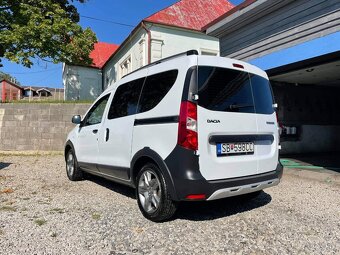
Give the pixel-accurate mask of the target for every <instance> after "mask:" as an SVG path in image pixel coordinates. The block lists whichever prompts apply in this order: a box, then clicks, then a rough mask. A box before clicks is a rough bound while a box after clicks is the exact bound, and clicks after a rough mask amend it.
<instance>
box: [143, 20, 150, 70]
mask: <svg viewBox="0 0 340 255" xmlns="http://www.w3.org/2000/svg"><path fill="white" fill-rule="evenodd" d="M142 28H143V29H144V30H145V31H146V33H147V34H148V63H147V64H150V63H151V31H150V30H149V29H148V28H147V27H146V25H145V23H144V21H142Z"/></svg>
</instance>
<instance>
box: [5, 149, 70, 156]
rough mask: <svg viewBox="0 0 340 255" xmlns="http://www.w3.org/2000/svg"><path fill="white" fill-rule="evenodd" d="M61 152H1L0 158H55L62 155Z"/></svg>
mask: <svg viewBox="0 0 340 255" xmlns="http://www.w3.org/2000/svg"><path fill="white" fill-rule="evenodd" d="M63 154H64V152H63V151H1V150H0V156H57V155H63Z"/></svg>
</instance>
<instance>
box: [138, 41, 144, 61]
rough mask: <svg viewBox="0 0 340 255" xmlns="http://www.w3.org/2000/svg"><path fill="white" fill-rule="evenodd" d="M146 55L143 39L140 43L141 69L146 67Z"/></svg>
mask: <svg viewBox="0 0 340 255" xmlns="http://www.w3.org/2000/svg"><path fill="white" fill-rule="evenodd" d="M144 55H145V40H144V39H142V40H140V41H139V67H142V66H144V65H145V62H144V59H145V57H144Z"/></svg>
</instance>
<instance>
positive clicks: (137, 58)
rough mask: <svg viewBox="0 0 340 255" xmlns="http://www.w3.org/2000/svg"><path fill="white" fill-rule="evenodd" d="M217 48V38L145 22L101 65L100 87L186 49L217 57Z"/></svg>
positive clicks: (109, 84)
mask: <svg viewBox="0 0 340 255" xmlns="http://www.w3.org/2000/svg"><path fill="white" fill-rule="evenodd" d="M149 37H150V38H149ZM219 47H220V46H219V40H218V39H217V38H215V37H211V36H208V35H206V34H204V33H201V32H198V31H194V30H187V29H182V28H177V27H170V26H164V25H158V24H152V23H146V22H145V23H143V24H141V25H140V27H138V28H137V29H136V30H135V32H134V33H133V34H132V35H131V36H130V37H129V38H128V40H127V41H125V43H124V44H123V45H122V46H121V47H120V48H119V49H118V51H117V52H115V53H114V55H113V56H112V57H111V58H110V59H109V60H108V61H107V62H106V64H105V65H104V67H103V75H104V80H103V81H104V86H103V87H104V88H107V87H108V86H111V85H112V84H113V83H115V82H116V81H118V80H120V79H121V78H122V77H123V76H124V75H126V74H128V73H130V72H132V71H134V70H137V69H138V68H140V67H142V66H145V65H147V64H149V63H152V62H155V61H157V60H160V59H162V58H166V57H169V56H172V55H175V54H178V53H181V52H185V51H188V50H197V51H198V52H199V53H200V54H202V55H214V56H219Z"/></svg>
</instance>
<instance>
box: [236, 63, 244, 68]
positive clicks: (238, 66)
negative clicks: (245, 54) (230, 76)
mask: <svg viewBox="0 0 340 255" xmlns="http://www.w3.org/2000/svg"><path fill="white" fill-rule="evenodd" d="M233 67H237V68H242V69H244V66H243V65H240V64H235V63H234V64H233Z"/></svg>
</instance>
